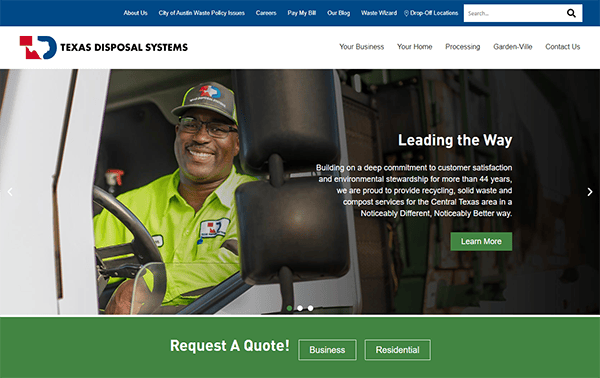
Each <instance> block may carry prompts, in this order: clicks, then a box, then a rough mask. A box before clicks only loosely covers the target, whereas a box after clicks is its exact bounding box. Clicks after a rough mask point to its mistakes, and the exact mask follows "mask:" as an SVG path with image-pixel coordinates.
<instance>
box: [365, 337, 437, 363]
mask: <svg viewBox="0 0 600 378" xmlns="http://www.w3.org/2000/svg"><path fill="white" fill-rule="evenodd" d="M365 360H366V361H431V340H429V339H367V340H365Z"/></svg>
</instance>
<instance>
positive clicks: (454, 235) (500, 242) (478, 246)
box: [450, 232, 512, 251]
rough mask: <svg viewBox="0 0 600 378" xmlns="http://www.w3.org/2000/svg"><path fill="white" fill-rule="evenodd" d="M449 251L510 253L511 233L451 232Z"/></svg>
mask: <svg viewBox="0 0 600 378" xmlns="http://www.w3.org/2000/svg"><path fill="white" fill-rule="evenodd" d="M450 250H451V251H512V232H451V233H450Z"/></svg>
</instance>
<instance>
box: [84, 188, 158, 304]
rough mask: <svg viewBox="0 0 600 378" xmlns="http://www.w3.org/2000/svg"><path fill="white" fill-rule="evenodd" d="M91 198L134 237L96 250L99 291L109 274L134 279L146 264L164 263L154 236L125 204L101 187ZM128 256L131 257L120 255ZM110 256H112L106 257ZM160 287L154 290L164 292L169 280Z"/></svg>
mask: <svg viewBox="0 0 600 378" xmlns="http://www.w3.org/2000/svg"><path fill="white" fill-rule="evenodd" d="M92 200H93V201H94V203H96V204H97V205H99V206H102V207H103V208H104V209H106V210H107V211H109V212H110V213H111V214H112V215H114V216H115V217H116V218H117V219H118V220H119V221H121V223H123V225H125V227H126V228H127V229H128V230H129V231H130V232H131V233H132V234H133V240H132V241H131V242H130V243H126V244H120V245H115V246H110V247H104V248H97V249H96V264H97V266H98V293H102V290H103V289H104V287H105V286H106V282H107V281H108V277H122V278H135V276H136V274H137V273H138V271H139V270H140V269H141V268H142V266H144V265H145V264H148V263H152V262H155V263H162V262H163V261H162V257H161V255H160V252H159V251H158V247H157V246H156V243H154V239H152V236H150V233H149V232H148V230H146V227H144V225H143V224H142V222H140V220H139V219H138V218H137V217H136V216H135V215H134V214H133V213H132V212H131V211H130V210H129V209H128V208H127V207H126V206H125V205H123V204H122V203H121V202H119V201H118V200H117V199H116V198H115V197H113V196H112V195H111V194H109V193H107V192H106V191H104V190H103V189H101V188H99V187H98V186H94V190H93V194H92ZM126 255H129V257H121V258H117V257H118V256H126ZM131 255H132V256H131ZM107 258H112V259H109V260H106V259H107ZM160 286H161V287H155V288H154V290H158V291H162V292H163V294H164V291H166V282H164V285H160ZM162 286H164V287H162ZM154 290H153V291H154ZM161 301H162V298H161ZM159 305H160V303H159Z"/></svg>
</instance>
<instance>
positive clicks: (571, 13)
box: [567, 8, 577, 18]
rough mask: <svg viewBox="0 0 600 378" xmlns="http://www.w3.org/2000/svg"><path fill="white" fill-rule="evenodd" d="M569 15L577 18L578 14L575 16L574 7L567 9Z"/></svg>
mask: <svg viewBox="0 0 600 378" xmlns="http://www.w3.org/2000/svg"><path fill="white" fill-rule="evenodd" d="M567 16H570V17H573V18H577V16H575V11H574V10H573V8H569V10H568V11H567Z"/></svg>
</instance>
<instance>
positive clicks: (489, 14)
mask: <svg viewBox="0 0 600 378" xmlns="http://www.w3.org/2000/svg"><path fill="white" fill-rule="evenodd" d="M464 12H465V13H464V21H465V22H583V5H582V4H465V5H464Z"/></svg>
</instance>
